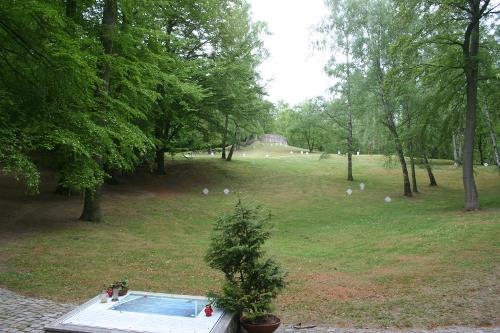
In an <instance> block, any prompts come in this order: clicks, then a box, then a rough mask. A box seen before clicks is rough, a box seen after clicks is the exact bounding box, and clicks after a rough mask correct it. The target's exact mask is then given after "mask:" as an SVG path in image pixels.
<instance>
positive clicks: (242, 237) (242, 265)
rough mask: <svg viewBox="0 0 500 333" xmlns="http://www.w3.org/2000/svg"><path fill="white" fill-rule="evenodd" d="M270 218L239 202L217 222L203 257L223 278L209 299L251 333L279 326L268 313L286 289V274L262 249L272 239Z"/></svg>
mask: <svg viewBox="0 0 500 333" xmlns="http://www.w3.org/2000/svg"><path fill="white" fill-rule="evenodd" d="M270 217H271V216H270V214H266V213H264V212H263V211H262V209H261V208H260V207H259V206H257V207H247V206H245V205H244V204H243V203H242V202H241V200H238V202H237V203H236V205H235V207H234V210H233V211H232V212H231V213H229V214H225V215H223V216H221V217H219V218H218V219H217V222H216V225H215V228H214V231H213V235H212V239H211V243H210V247H209V249H208V251H207V254H206V256H205V260H206V262H207V263H208V265H209V266H210V267H211V268H214V269H217V270H220V271H222V272H223V273H224V277H225V280H224V284H223V286H222V291H221V292H219V293H214V292H211V293H209V298H210V299H211V300H212V302H213V303H214V304H215V305H216V306H217V307H220V308H223V309H225V310H227V311H230V312H234V313H236V314H237V315H238V316H240V323H241V324H242V325H243V327H245V329H246V330H247V331H249V332H250V333H253V332H262V333H271V332H273V331H274V330H275V329H276V328H278V326H279V325H280V323H281V321H280V319H279V318H278V317H276V316H274V315H272V314H271V311H272V301H273V299H274V298H275V297H276V296H277V295H278V293H279V292H280V291H281V290H282V289H283V288H284V287H285V273H284V272H283V271H282V269H281V268H280V266H279V265H278V264H277V263H276V262H275V261H274V260H273V259H271V258H265V252H264V250H263V249H262V246H263V245H264V243H265V241H266V240H267V239H269V237H270V236H271V233H270V229H271V226H270V223H269V220H270ZM255 329H257V331H255Z"/></svg>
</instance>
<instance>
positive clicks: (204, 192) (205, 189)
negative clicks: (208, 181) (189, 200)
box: [201, 188, 209, 195]
mask: <svg viewBox="0 0 500 333" xmlns="http://www.w3.org/2000/svg"><path fill="white" fill-rule="evenodd" d="M208 192H209V191H208V188H204V189H203V191H201V193H203V194H205V195H207V194H208Z"/></svg>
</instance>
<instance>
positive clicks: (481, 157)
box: [477, 133, 484, 165]
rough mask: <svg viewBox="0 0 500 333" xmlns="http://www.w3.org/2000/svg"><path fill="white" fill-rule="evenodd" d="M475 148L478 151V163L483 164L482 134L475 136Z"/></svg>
mask: <svg viewBox="0 0 500 333" xmlns="http://www.w3.org/2000/svg"><path fill="white" fill-rule="evenodd" d="M477 139H478V140H477V150H478V151H479V164H481V165H483V164H484V153H483V135H482V134H481V133H479V135H478V136H477Z"/></svg>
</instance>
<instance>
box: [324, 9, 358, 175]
mask: <svg viewBox="0 0 500 333" xmlns="http://www.w3.org/2000/svg"><path fill="white" fill-rule="evenodd" d="M325 4H326V5H327V6H328V9H329V12H328V17H327V18H326V19H325V20H324V22H323V24H322V26H321V27H320V29H319V30H320V32H322V34H323V36H324V40H323V43H322V44H323V45H325V46H326V47H329V48H330V49H331V50H332V51H333V53H334V55H335V56H333V57H332V58H331V59H330V61H329V64H328V65H327V67H326V72H327V74H328V75H329V76H332V77H335V78H337V79H339V80H340V83H339V84H338V85H337V87H336V89H335V90H336V91H337V92H338V93H339V94H340V96H341V97H342V100H343V101H344V103H345V106H344V108H343V110H341V112H338V113H340V114H335V115H334V114H330V116H331V119H332V120H333V121H334V122H335V123H337V125H338V126H340V127H341V128H342V129H344V130H345V136H346V150H347V180H349V181H353V180H354V178H353V174H352V154H353V151H354V147H353V122H354V119H353V118H354V108H355V105H354V104H355V96H354V92H353V82H352V81H353V79H352V76H353V72H354V71H356V70H357V67H358V66H359V65H360V62H359V61H358V62H357V63H356V59H360V56H361V52H362V46H363V39H364V35H363V29H362V27H363V26H364V23H365V22H364V15H363V11H362V10H361V8H362V6H363V5H364V2H363V1H357V0H349V1H325ZM338 54H341V55H342V57H339V56H338ZM339 58H341V59H342V60H339Z"/></svg>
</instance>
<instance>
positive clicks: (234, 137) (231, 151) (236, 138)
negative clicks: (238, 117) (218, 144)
mask: <svg viewBox="0 0 500 333" xmlns="http://www.w3.org/2000/svg"><path fill="white" fill-rule="evenodd" d="M238 130H239V125H238V124H236V129H235V130H234V136H233V144H232V145H231V149H229V154H228V155H227V158H226V161H227V162H231V160H232V159H233V153H234V149H235V147H236V145H237V143H238Z"/></svg>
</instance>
